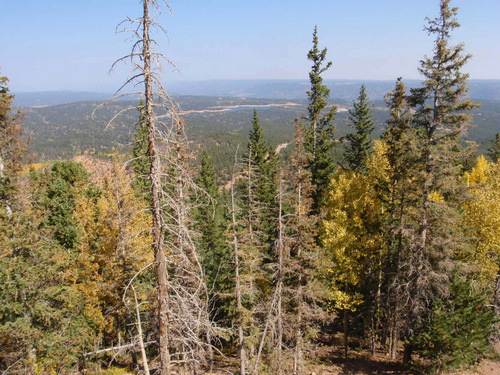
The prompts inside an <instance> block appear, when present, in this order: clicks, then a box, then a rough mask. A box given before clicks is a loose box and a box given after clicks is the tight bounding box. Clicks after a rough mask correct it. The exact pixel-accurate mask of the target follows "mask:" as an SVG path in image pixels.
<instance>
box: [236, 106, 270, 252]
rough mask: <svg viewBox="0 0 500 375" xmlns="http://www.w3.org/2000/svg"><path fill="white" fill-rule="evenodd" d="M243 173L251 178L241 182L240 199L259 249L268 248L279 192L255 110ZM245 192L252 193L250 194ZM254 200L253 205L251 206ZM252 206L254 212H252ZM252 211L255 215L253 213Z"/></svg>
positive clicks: (268, 150) (268, 148)
mask: <svg viewBox="0 0 500 375" xmlns="http://www.w3.org/2000/svg"><path fill="white" fill-rule="evenodd" d="M243 158H244V159H245V165H246V168H245V170H246V173H249V175H252V177H251V179H252V181H250V180H248V179H244V180H243V185H244V187H243V191H242V193H243V194H242V198H243V202H244V206H245V207H246V211H247V213H248V214H249V215H250V216H252V217H253V220H252V221H254V222H255V225H254V228H253V230H254V232H255V233H257V232H258V233H259V235H260V237H261V240H262V245H263V246H267V247H268V248H269V247H270V246H271V245H272V243H273V240H274V236H275V231H276V230H275V218H276V217H277V208H276V207H277V205H276V204H275V199H276V195H277V191H278V185H277V181H278V163H277V160H278V157H277V155H276V154H275V152H274V150H273V149H272V148H271V147H270V146H268V144H267V143H266V141H265V140H264V132H263V130H262V127H261V125H260V120H259V116H258V113H257V110H254V113H253V118H252V128H251V130H250V134H249V139H248V145H247V151H246V153H245V154H244V156H243ZM248 189H251V190H252V191H251V192H249V191H248ZM251 200H253V201H254V202H253V204H251V203H252V202H251ZM252 206H253V208H252ZM253 211H254V212H253Z"/></svg>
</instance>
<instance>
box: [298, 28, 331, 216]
mask: <svg viewBox="0 0 500 375" xmlns="http://www.w3.org/2000/svg"><path fill="white" fill-rule="evenodd" d="M326 53H327V49H326V48H324V49H322V50H320V49H319V48H318V28H317V27H315V28H314V32H313V47H312V48H311V50H310V51H309V53H308V54H307V58H308V59H309V60H311V61H312V63H313V65H312V67H311V71H310V72H309V81H310V83H311V89H310V90H309V91H307V97H308V99H309V105H308V107H307V110H308V116H307V118H306V119H307V127H306V129H305V140H306V141H305V148H306V150H307V151H308V152H309V153H310V154H311V159H310V160H309V165H308V169H309V170H310V171H311V174H312V182H313V184H314V186H315V191H314V193H313V199H314V209H315V211H317V209H318V206H319V203H320V199H321V198H320V197H321V195H322V192H323V190H324V189H325V188H326V186H327V185H328V179H329V175H330V173H331V171H332V168H333V163H332V156H331V153H332V147H333V131H334V126H333V124H332V121H333V119H334V118H335V111H336V110H337V108H336V107H335V106H333V105H332V106H330V108H329V109H328V108H327V107H328V102H327V100H328V98H329V97H330V89H329V88H328V87H327V86H326V85H325V84H324V83H323V78H322V76H321V75H322V74H323V73H324V72H325V71H327V70H328V69H329V68H330V67H331V66H332V63H331V62H326V61H325V60H326Z"/></svg>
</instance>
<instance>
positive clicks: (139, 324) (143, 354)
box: [131, 285, 149, 375]
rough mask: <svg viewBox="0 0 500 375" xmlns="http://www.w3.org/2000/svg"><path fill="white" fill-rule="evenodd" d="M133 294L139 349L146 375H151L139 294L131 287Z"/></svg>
mask: <svg viewBox="0 0 500 375" xmlns="http://www.w3.org/2000/svg"><path fill="white" fill-rule="evenodd" d="M131 288H132V292H133V293H134V302H135V313H136V316H137V336H138V338H139V348H140V349H141V357H142V365H143V367H144V373H145V374H146V375H149V366H148V357H147V356H146V349H145V347H144V339H143V336H142V322H141V314H140V313H139V303H138V302H137V294H136V292H135V288H134V286H133V285H131Z"/></svg>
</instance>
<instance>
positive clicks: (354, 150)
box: [344, 85, 375, 172]
mask: <svg viewBox="0 0 500 375" xmlns="http://www.w3.org/2000/svg"><path fill="white" fill-rule="evenodd" d="M353 106H354V109H352V110H349V122H350V123H349V125H350V126H351V127H352V128H353V129H354V130H355V132H354V133H350V134H347V136H346V140H347V141H348V144H347V146H346V148H345V153H344V159H345V161H346V162H347V165H348V168H349V169H350V170H351V171H354V172H366V160H367V159H368V155H369V154H370V152H371V150H372V146H373V145H372V143H373V141H372V139H371V134H372V133H373V131H374V130H375V126H374V124H373V115H372V113H371V108H372V106H370V104H369V103H368V96H367V95H366V87H365V85H362V86H361V90H360V91H359V96H358V101H357V102H354V103H353Z"/></svg>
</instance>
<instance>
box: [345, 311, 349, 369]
mask: <svg viewBox="0 0 500 375" xmlns="http://www.w3.org/2000/svg"><path fill="white" fill-rule="evenodd" d="M347 322H348V319H347V309H344V358H346V359H347V354H348V352H349V338H348V333H349V330H348V328H349V327H348V325H347Z"/></svg>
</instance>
